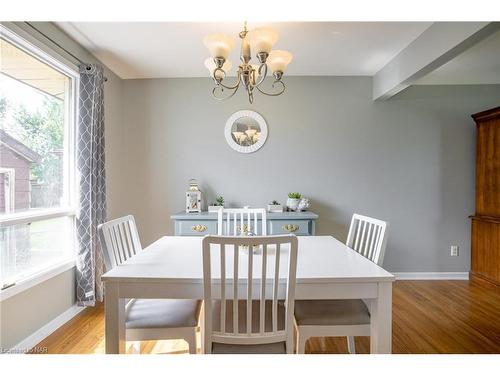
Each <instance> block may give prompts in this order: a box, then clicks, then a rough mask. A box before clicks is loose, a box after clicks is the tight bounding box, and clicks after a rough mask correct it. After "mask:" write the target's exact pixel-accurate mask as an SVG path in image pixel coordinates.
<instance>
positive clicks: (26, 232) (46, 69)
mask: <svg viewBox="0 0 500 375" xmlns="http://www.w3.org/2000/svg"><path fill="white" fill-rule="evenodd" d="M0 32H1V33H0V288H3V289H5V288H7V287H9V286H11V285H14V284H15V283H18V282H20V281H22V280H24V279H27V278H31V277H32V276H34V275H36V274H39V273H40V272H43V271H46V270H49V269H51V268H53V267H55V266H59V265H61V264H62V263H65V262H68V261H71V260H74V243H75V240H74V238H75V230H74V214H75V193H74V191H75V184H74V178H73V176H74V155H73V153H74V136H73V134H74V124H75V108H76V105H75V100H76V87H77V84H78V76H77V72H76V69H75V67H68V66H66V65H63V64H62V63H61V62H59V61H58V60H57V59H55V58H54V57H53V56H52V55H49V54H47V53H46V52H44V51H42V50H40V49H38V48H37V47H35V46H33V45H31V44H30V43H29V42H27V41H26V40H24V39H22V38H21V37H19V36H17V35H16V34H14V33H12V32H11V31H10V30H9V29H6V28H4V27H3V26H0Z"/></svg>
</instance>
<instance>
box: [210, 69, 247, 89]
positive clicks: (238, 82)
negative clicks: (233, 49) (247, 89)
mask: <svg viewBox="0 0 500 375" xmlns="http://www.w3.org/2000/svg"><path fill="white" fill-rule="evenodd" d="M217 70H220V71H221V72H223V73H224V76H223V77H222V79H219V80H217V78H216V77H215V72H216V71H217ZM212 78H213V79H214V81H215V83H216V84H217V86H222V87H224V88H225V89H228V90H234V89H237V88H238V87H239V86H240V83H241V75H240V72H239V71H238V77H237V80H236V83H235V84H234V86H226V85H225V84H223V83H222V80H223V79H224V78H226V72H224V70H222V69H220V68H219V69H215V70H214V73H213V77H212Z"/></svg>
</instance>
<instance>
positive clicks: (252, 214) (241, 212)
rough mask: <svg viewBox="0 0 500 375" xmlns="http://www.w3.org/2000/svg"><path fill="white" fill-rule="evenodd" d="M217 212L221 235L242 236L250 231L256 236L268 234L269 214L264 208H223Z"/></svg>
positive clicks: (218, 232)
mask: <svg viewBox="0 0 500 375" xmlns="http://www.w3.org/2000/svg"><path fill="white" fill-rule="evenodd" d="M217 213H218V216H217V224H218V225H217V234H218V235H219V236H222V235H224V236H240V235H246V234H248V232H251V233H252V234H253V235H256V236H266V235H267V216H266V210H265V209H264V208H221V209H219V211H217ZM252 218H253V220H252ZM259 221H260V225H259Z"/></svg>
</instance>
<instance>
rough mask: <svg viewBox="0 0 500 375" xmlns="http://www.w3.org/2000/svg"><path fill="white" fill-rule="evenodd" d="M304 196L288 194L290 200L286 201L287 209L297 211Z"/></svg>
mask: <svg viewBox="0 0 500 375" xmlns="http://www.w3.org/2000/svg"><path fill="white" fill-rule="evenodd" d="M301 197H302V195H301V194H300V193H288V199H287V200H286V207H287V208H288V210H289V211H296V210H297V207H298V206H299V202H300V198H301Z"/></svg>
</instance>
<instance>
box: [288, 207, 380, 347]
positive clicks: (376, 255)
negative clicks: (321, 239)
mask: <svg viewBox="0 0 500 375" xmlns="http://www.w3.org/2000/svg"><path fill="white" fill-rule="evenodd" d="M388 228H389V224H388V223H387V222H385V221H382V220H378V219H374V218H371V217H368V216H363V215H359V214H354V215H353V216H352V219H351V225H350V227H349V233H348V235H347V242H346V245H347V246H349V247H350V248H352V249H353V250H355V251H357V252H358V253H360V254H361V255H363V256H364V257H366V258H368V259H370V260H371V261H372V262H374V263H376V264H378V265H379V266H381V265H382V263H383V261H384V253H385V247H386V244H387V235H388ZM295 328H296V333H297V338H296V340H297V347H296V351H297V354H304V352H305V346H306V342H307V340H308V339H309V338H311V337H330V336H346V337H347V349H348V351H349V353H351V354H354V353H356V347H355V344H354V336H370V302H369V301H365V300H361V299H342V300H297V301H295Z"/></svg>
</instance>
